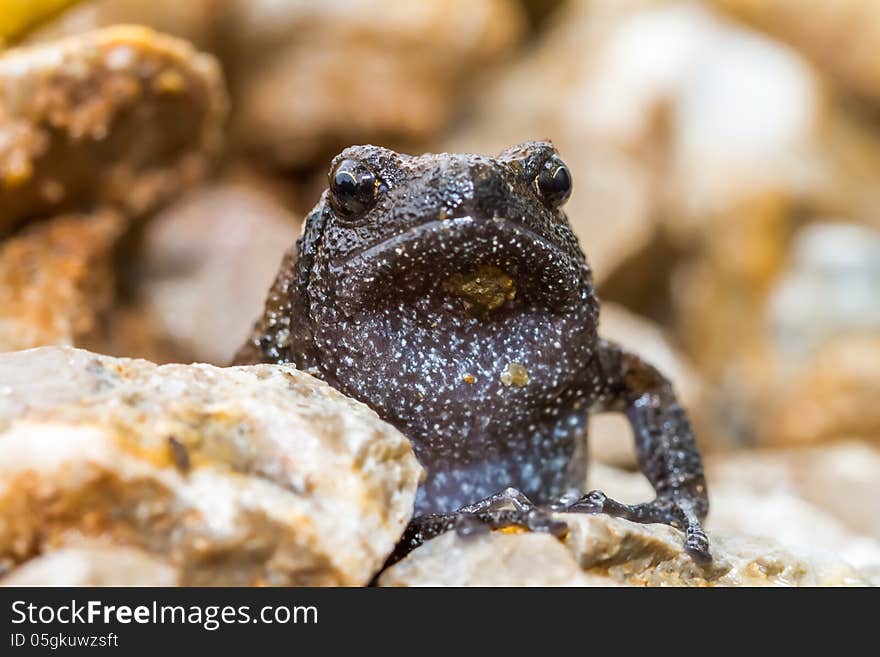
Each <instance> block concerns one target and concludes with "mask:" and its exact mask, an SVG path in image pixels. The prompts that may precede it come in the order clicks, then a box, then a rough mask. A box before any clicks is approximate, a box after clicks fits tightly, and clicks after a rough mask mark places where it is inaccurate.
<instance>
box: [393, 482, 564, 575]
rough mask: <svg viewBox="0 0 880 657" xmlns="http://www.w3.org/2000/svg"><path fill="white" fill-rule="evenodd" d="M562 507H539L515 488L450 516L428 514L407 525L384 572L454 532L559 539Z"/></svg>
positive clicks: (465, 534) (462, 508)
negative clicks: (509, 532) (508, 531)
mask: <svg viewBox="0 0 880 657" xmlns="http://www.w3.org/2000/svg"><path fill="white" fill-rule="evenodd" d="M560 510H563V509H562V507H552V508H551V507H541V506H538V505H536V504H534V503H533V502H532V501H531V500H530V499H529V498H528V497H526V496H525V494H523V493H522V492H521V491H519V490H517V489H516V488H511V487H508V488H505V489H504V490H502V491H501V492H499V493H496V494H494V495H490V496H489V497H487V498H485V499H482V500H480V501H479V502H475V503H474V504H469V505H467V506H463V507H461V508H460V509H458V510H457V511H452V512H450V513H428V514H425V515H421V516H416V517H414V518H413V519H412V521H410V523H409V525H408V526H407V528H406V530H405V531H404V533H403V536H402V537H401V539H400V541H399V542H398V544H397V547H396V548H395V550H394V553H393V554H392V555H391V556H390V557H389V559H388V561H387V562H386V563H385V566H384V567H385V568H387V567H388V566H390V565H392V564H394V563H396V562H397V561H400V559H402V558H403V557H405V556H406V555H407V554H409V553H410V552H411V551H412V550H414V549H415V548H417V547H419V546H420V545H421V544H422V543H424V542H425V541H428V540H430V539H432V538H435V537H437V536H439V535H440V534H445V533H446V532H448V531H452V530H455V531H456V532H457V533H458V535H459V536H470V535H474V534H480V533H483V532H488V531H490V530H493V529H502V528H506V527H521V528H523V529H526V530H528V531H533V532H546V533H549V534H552V535H554V536H563V535H565V533H566V532H567V531H568V526H567V525H566V524H565V523H564V522H562V521H560V520H558V519H556V518H555V517H554V516H553V512H554V511H560Z"/></svg>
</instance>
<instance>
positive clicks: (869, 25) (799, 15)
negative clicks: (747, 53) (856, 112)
mask: <svg viewBox="0 0 880 657" xmlns="http://www.w3.org/2000/svg"><path fill="white" fill-rule="evenodd" d="M713 3H714V4H715V5H717V6H718V7H720V8H722V9H724V10H726V11H729V12H730V13H731V14H732V15H733V16H736V17H737V18H740V19H742V20H744V21H745V22H747V23H749V24H751V25H755V26H756V27H759V28H760V29H762V30H766V31H767V32H769V33H770V34H773V35H775V36H777V37H779V38H781V39H784V40H786V41H788V42H790V43H791V44H793V45H794V46H796V47H797V48H798V49H800V50H802V51H803V52H804V53H806V54H807V55H809V57H810V58H811V59H812V60H813V61H814V62H815V63H816V65H817V66H820V67H822V68H823V69H824V70H826V71H827V72H828V73H829V77H830V78H832V79H834V80H835V81H836V82H838V83H839V84H841V86H842V87H843V88H844V89H846V90H847V91H850V92H853V93H855V94H856V95H859V96H862V97H863V98H866V99H868V100H871V101H874V102H877V101H878V100H880V64H878V63H877V58H876V56H875V48H876V45H877V40H878V39H880V7H878V6H877V3H876V2H874V1H873V0H813V1H812V2H811V3H810V8H809V9H810V10H809V11H804V3H803V2H800V1H799V0H761V2H753V1H752V0H713ZM842 44H845V47H841V46H842Z"/></svg>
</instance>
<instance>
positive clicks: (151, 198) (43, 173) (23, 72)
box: [0, 27, 226, 234]
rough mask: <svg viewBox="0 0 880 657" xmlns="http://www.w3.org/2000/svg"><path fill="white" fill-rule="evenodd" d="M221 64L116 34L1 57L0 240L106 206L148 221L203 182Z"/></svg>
mask: <svg viewBox="0 0 880 657" xmlns="http://www.w3.org/2000/svg"><path fill="white" fill-rule="evenodd" d="M225 107H226V99H225V94H224V91H223V86H222V80H221V75H220V70H219V67H218V65H217V63H216V61H215V60H214V59H213V58H212V57H210V56H208V55H203V54H200V53H197V52H196V51H195V50H194V49H193V48H192V46H190V45H189V44H187V43H186V42H184V41H180V40H177V39H174V38H171V37H167V36H163V35H160V34H157V33H156V32H153V31H151V30H148V29H145V28H140V27H113V28H108V29H106V30H99V31H96V32H89V33H87V34H82V35H78V36H74V37H70V38H67V39H62V40H60V41H55V42H52V43H47V44H38V45H34V46H29V47H23V48H17V49H13V50H7V51H5V52H3V53H2V54H0V234H4V233H8V232H9V231H10V230H11V229H13V228H15V227H16V226H17V225H19V224H20V223H22V222H24V221H27V220H30V219H33V218H35V217H40V216H44V217H45V216H52V215H55V214H58V213H61V212H65V211H71V210H72V211H78V210H80V209H83V208H88V209H91V208H92V207H95V206H96V205H100V204H102V203H107V204H110V205H115V206H117V207H118V208H120V209H121V210H122V211H123V214H127V215H139V214H143V213H146V212H148V211H150V210H151V209H154V208H155V207H156V206H157V205H159V204H161V203H163V202H165V201H167V200H169V199H170V198H172V197H173V196H174V195H176V194H177V193H178V192H179V191H180V190H181V189H184V188H186V187H187V186H190V185H192V184H194V183H196V182H198V181H200V180H201V179H202V177H203V176H204V174H205V173H206V170H207V168H208V167H209V165H210V164H211V162H212V160H213V158H214V156H215V155H216V153H217V151H218V149H219V147H220V144H221V126H222V123H223V119H224V116H225Z"/></svg>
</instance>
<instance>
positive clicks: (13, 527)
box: [0, 347, 421, 585]
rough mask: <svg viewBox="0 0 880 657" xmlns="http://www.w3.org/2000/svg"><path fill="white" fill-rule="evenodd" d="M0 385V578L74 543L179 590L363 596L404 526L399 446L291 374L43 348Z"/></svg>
mask: <svg viewBox="0 0 880 657" xmlns="http://www.w3.org/2000/svg"><path fill="white" fill-rule="evenodd" d="M0 381H2V382H3V384H2V387H0V500H2V503H0V564H2V570H4V571H10V570H11V569H12V568H13V567H15V566H17V565H20V564H22V563H24V562H27V561H29V560H31V559H34V558H36V557H39V556H41V555H44V554H46V553H49V552H51V551H52V550H56V549H60V548H67V547H70V548H76V547H81V546H82V545H83V544H84V542H87V544H88V546H89V547H91V546H93V545H94V544H96V543H99V544H102V545H105V546H111V547H115V546H119V545H124V546H126V547H130V548H134V549H138V550H142V551H143V552H145V553H147V554H148V555H150V556H152V557H155V558H160V559H164V560H167V561H168V563H170V564H171V566H172V567H173V568H174V569H175V572H176V576H177V581H178V582H180V583H181V584H210V585H217V584H226V585H241V584H248V585H253V584H260V583H262V584H269V585H273V584H276V585H284V584H310V585H331V584H347V585H357V584H365V583H366V582H368V581H369V580H370V578H371V576H372V575H373V573H375V572H376V571H377V570H378V569H379V567H380V566H381V565H382V563H383V561H384V559H385V557H386V555H387V554H388V553H389V552H390V551H391V549H392V548H393V546H394V544H395V542H396V540H397V538H398V536H399V535H400V533H401V531H402V529H403V527H404V526H405V524H406V522H407V521H408V519H409V517H410V515H411V513H412V508H413V501H414V497H415V490H416V486H417V482H418V478H419V476H420V473H421V468H420V467H419V466H418V464H417V462H416V460H415V457H414V455H413V453H412V449H411V447H410V445H409V442H408V441H407V440H406V439H405V438H404V437H403V436H402V435H401V434H400V433H398V432H397V431H395V430H394V429H392V428H391V427H390V426H389V425H387V424H385V423H384V422H381V421H380V420H379V419H378V417H377V416H376V415H375V413H373V412H372V411H370V410H369V409H367V408H366V407H365V406H363V405H362V404H359V403H357V402H354V401H352V400H350V399H348V398H346V397H344V396H343V395H341V394H339V393H338V392H336V391H335V390H333V389H331V388H330V387H329V386H327V385H325V384H323V383H321V382H319V381H318V380H316V379H314V378H312V377H310V376H308V375H306V374H304V373H301V372H298V371H296V370H295V369H294V368H292V367H284V366H264V365H258V366H251V367H236V368H227V369H220V368H215V367H212V366H209V365H165V366H156V365H154V364H152V363H148V362H146V361H138V360H128V359H113V358H109V357H102V356H97V355H95V354H92V353H89V352H85V351H81V350H74V349H69V348H58V347H52V348H42V349H37V350H30V351H22V352H14V353H9V354H3V355H0Z"/></svg>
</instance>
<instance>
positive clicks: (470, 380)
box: [461, 374, 477, 383]
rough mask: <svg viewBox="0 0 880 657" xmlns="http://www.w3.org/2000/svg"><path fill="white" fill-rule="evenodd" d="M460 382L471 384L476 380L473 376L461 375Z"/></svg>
mask: <svg viewBox="0 0 880 657" xmlns="http://www.w3.org/2000/svg"><path fill="white" fill-rule="evenodd" d="M461 380H462V381H464V382H465V383H473V382H474V381H476V380H477V378H476V377H475V376H474V375H473V374H462V375H461Z"/></svg>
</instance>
